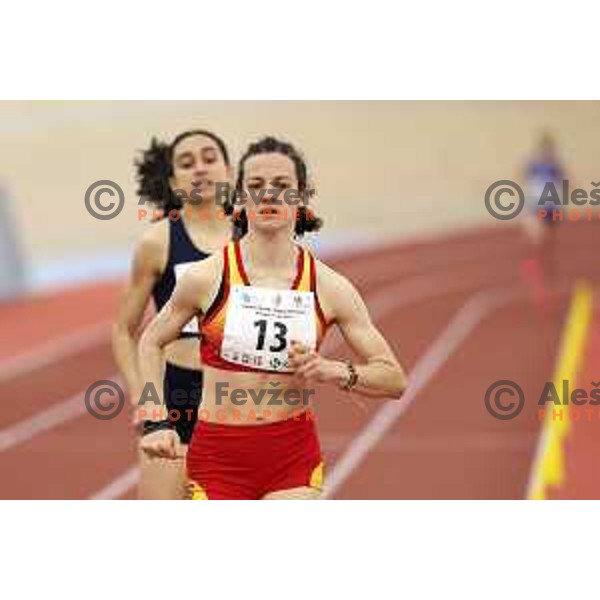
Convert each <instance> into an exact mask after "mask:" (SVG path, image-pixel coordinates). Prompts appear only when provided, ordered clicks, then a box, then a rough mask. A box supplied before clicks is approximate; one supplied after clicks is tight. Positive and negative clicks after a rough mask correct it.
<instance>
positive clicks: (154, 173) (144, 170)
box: [135, 129, 230, 216]
mask: <svg viewBox="0 0 600 600" xmlns="http://www.w3.org/2000/svg"><path fill="white" fill-rule="evenodd" d="M194 135H203V136H206V137H208V138H210V139H211V140H213V141H214V142H215V143H216V144H217V146H218V147H219V150H220V151H221V154H222V155H223V160H224V161H225V164H226V165H227V166H229V164H230V162H229V153H228V152H227V146H226V145H225V142H224V141H223V140H222V139H221V138H220V137H219V136H218V135H216V134H214V133H212V132H210V131H206V130H205V129H193V130H190V131H184V132H183V133H180V134H179V135H178V136H177V137H176V138H175V139H174V140H173V141H172V142H171V143H170V144H165V143H164V142H160V141H159V140H157V139H156V138H152V141H151V142H150V148H148V150H145V151H144V152H143V154H142V158H141V160H136V161H135V168H136V171H137V177H136V179H137V182H138V184H139V185H138V189H137V193H138V195H139V196H140V197H141V198H143V199H144V200H146V201H148V202H152V204H155V205H156V206H158V207H159V208H161V209H163V211H164V215H165V216H166V215H167V214H168V213H169V211H171V210H173V209H180V208H181V207H182V201H181V199H180V198H177V197H176V196H175V194H173V190H171V185H170V183H169V178H170V177H172V176H173V155H174V153H175V148H176V147H177V145H178V144H179V142H182V141H183V140H185V139H186V138H188V137H191V136H194Z"/></svg>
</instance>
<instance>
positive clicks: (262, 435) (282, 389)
mask: <svg viewBox="0 0 600 600" xmlns="http://www.w3.org/2000/svg"><path fill="white" fill-rule="evenodd" d="M286 190H290V191H292V190H294V191H297V192H298V193H300V194H306V193H307V173H306V165H305V163H304V161H303V160H302V158H301V157H300V155H299V154H298V153H297V151H296V150H295V149H294V148H293V147H292V146H291V145H289V144H286V143H283V142H280V141H278V140H276V139H274V138H266V139H264V140H261V141H260V142H258V143H257V144H253V145H251V146H250V148H249V149H248V150H247V152H246V153H245V155H244V156H243V157H242V159H241V161H240V165H239V173H238V180H237V184H236V193H237V194H238V197H239V195H240V194H246V197H251V195H252V196H253V197H254V198H258V203H257V206H256V207H255V215H254V216H253V214H252V208H253V207H254V204H253V203H250V204H249V206H250V208H248V209H246V208H244V209H243V216H244V218H241V219H240V218H238V217H239V214H236V215H235V217H236V218H234V222H236V223H237V231H236V234H237V237H238V240H237V241H235V242H232V243H230V244H229V245H228V246H227V247H226V248H225V249H224V250H223V252H221V253H219V254H218V255H213V256H212V257H210V258H208V259H206V260H205V261H203V262H202V263H198V264H197V265H194V266H193V267H192V268H191V269H190V270H189V272H188V273H186V275H185V276H184V277H183V278H182V280H181V282H180V283H178V285H177V288H176V290H175V293H174V294H173V296H172V298H171V299H170V300H169V302H168V303H167V305H166V306H165V308H164V309H163V310H162V311H161V313H160V314H159V315H158V316H157V317H156V319H155V320H154V321H153V322H152V323H151V324H150V326H149V327H148V329H147V330H146V331H145V333H144V335H143V338H142V340H141V343H140V364H141V367H142V373H143V375H144V377H145V380H147V381H151V382H155V385H156V386H157V383H158V381H159V378H160V374H159V373H160V364H161V355H162V348H163V347H164V346H165V345H166V344H168V343H169V342H170V341H171V340H172V339H173V337H174V336H176V335H177V331H178V327H180V326H181V324H182V323H185V322H186V321H187V320H189V318H190V317H192V316H193V315H199V319H200V330H201V353H202V361H203V364H204V390H203V404H202V407H201V410H200V411H199V413H198V423H197V425H196V429H195V431H194V435H193V438H192V442H191V445H190V448H189V451H188V455H187V467H188V476H189V479H190V484H191V495H192V497H193V498H198V499H200V498H203V499H204V498H208V499H213V498H214V499H217V498H218V499H226V498H237V499H242V498H244V499H279V498H317V497H318V496H319V491H320V487H321V480H322V474H323V465H322V460H321V452H320V448H319V442H318V437H317V433H316V429H315V425H314V414H313V413H312V411H311V408H310V407H311V399H312V395H313V394H314V390H313V389H312V386H313V385H314V384H315V383H317V382H324V383H330V384H332V385H337V386H339V387H342V388H345V389H348V390H353V391H355V392H359V393H362V394H364V395H367V396H374V397H399V396H400V395H401V394H402V392H403V391H404V389H405V387H406V378H405V375H404V372H403V369H402V367H401V366H400V364H399V363H398V361H397V359H396V357H395V356H394V353H393V352H392V350H391V348H390V346H389V345H388V343H387V342H386V341H385V339H384V338H383V336H382V335H381V333H380V332H379V331H378V330H377V328H376V327H375V326H374V325H373V323H372V322H371V320H370V318H369V314H368V311H367V309H366V307H365V304H364V302H363V301H362V299H361V297H360V295H359V294H358V292H357V291H356V289H355V288H354V286H352V284H351V283H350V282H349V281H348V280H347V279H346V278H344V277H343V276H341V275H340V274H338V273H336V272H335V271H333V270H332V269H330V268H329V267H327V266H326V265H324V264H323V263H321V262H320V261H317V260H315V258H314V257H313V256H312V254H311V253H310V252H309V251H308V250H307V249H306V248H304V247H302V246H300V245H298V244H297V243H296V242H295V240H294V233H295V234H296V235H299V236H301V235H302V234H303V233H304V232H305V231H310V230H315V229H317V228H318V227H319V226H320V223H321V222H320V220H318V219H316V218H315V217H313V216H311V213H310V211H309V210H308V209H307V207H306V206H303V205H302V203H295V205H293V206H292V205H290V204H292V200H291V199H292V198H293V197H294V194H291V195H287V196H283V194H282V193H281V192H284V191H286ZM286 197H287V198H288V199H290V202H289V203H286V201H285V200H283V201H282V198H286ZM246 206H248V204H247V205H246ZM333 324H335V325H336V326H337V327H339V329H340V330H341V332H342V334H343V336H344V337H345V339H346V341H347V342H348V344H349V346H350V347H351V348H352V349H353V350H354V351H355V352H356V354H357V355H358V356H359V357H360V360H361V362H360V364H357V365H354V364H352V363H350V362H347V361H346V362H342V361H337V360H329V359H325V358H323V357H322V356H320V355H319V353H318V351H319V346H320V343H321V341H322V339H323V337H324V335H325V333H326V331H327V329H328V328H329V327H330V326H332V325H333ZM157 389H158V386H157ZM163 417H164V418H163V419H162V420H157V421H156V422H155V423H154V426H153V427H149V428H148V429H147V435H145V436H144V437H143V438H142V440H141V447H142V449H143V450H144V451H146V452H147V453H148V454H149V455H152V456H162V457H165V458H172V457H175V456H176V455H177V453H178V444H179V439H178V437H177V436H176V435H174V432H173V430H172V423H171V422H170V421H169V419H168V418H167V411H166V410H164V412H163Z"/></svg>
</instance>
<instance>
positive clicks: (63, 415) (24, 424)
mask: <svg viewBox="0 0 600 600" xmlns="http://www.w3.org/2000/svg"><path fill="white" fill-rule="evenodd" d="M108 379H110V380H111V381H114V382H115V383H117V384H118V385H121V380H120V377H119V376H118V375H116V374H115V375H112V376H111V377H109V378H108ZM86 391H87V388H86V389H85V390H82V391H80V392H78V393H77V394H75V395H74V396H71V398H69V399H67V400H64V401H63V402H59V403H58V404H55V405H53V406H51V407H50V408H47V409H46V410H43V411H41V412H39V413H37V414H35V415H34V416H32V417H29V418H28V419H24V420H23V421H19V422H18V423H16V424H14V425H11V426H9V427H6V428H4V429H0V452H4V451H6V450H9V449H11V448H14V447H15V446H18V445H19V444H23V443H25V442H28V441H29V440H31V439H32V438H34V437H35V436H37V435H39V434H40V433H44V432H46V431H49V430H50V429H54V428H55V427H58V426H59V425H62V424H64V423H66V422H67V421H70V420H71V419H75V418H77V417H79V416H81V415H82V414H84V413H85V412H86V410H87V409H86V407H85V402H84V397H85V393H86ZM126 401H127V400H126Z"/></svg>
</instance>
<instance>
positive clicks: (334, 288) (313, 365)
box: [290, 265, 407, 397]
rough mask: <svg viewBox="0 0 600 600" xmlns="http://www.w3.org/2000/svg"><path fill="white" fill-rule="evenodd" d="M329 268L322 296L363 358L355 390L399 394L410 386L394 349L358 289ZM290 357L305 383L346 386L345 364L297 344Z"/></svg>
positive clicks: (385, 394) (374, 394)
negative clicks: (379, 328) (318, 382)
mask: <svg viewBox="0 0 600 600" xmlns="http://www.w3.org/2000/svg"><path fill="white" fill-rule="evenodd" d="M320 267H321V265H320ZM325 269H326V270H325V272H324V273H323V274H322V276H321V277H320V283H322V285H321V287H320V292H319V295H320V296H321V298H322V299H323V300H326V301H327V304H328V305H329V306H330V307H331V311H332V315H333V318H334V319H335V321H336V323H337V325H338V327H339V329H340V331H341V333H342V335H343V336H344V339H345V340H346V342H347V343H348V345H349V346H350V348H352V350H354V352H356V354H357V355H358V356H359V358H360V359H361V361H363V362H361V363H360V364H358V365H355V368H356V372H357V374H358V380H357V384H356V386H355V387H354V388H353V389H354V390H355V391H357V392H359V393H361V394H363V395H365V396H373V397H390V396H391V397H399V396H400V395H401V394H402V393H403V392H404V390H405V389H406V386H407V378H406V375H405V373H404V370H403V369H402V367H401V366H400V363H399V362H398V360H397V359H396V356H395V355H394V352H393V351H392V349H391V348H390V346H389V344H388V343H387V341H386V340H385V338H384V337H383V336H382V335H381V333H380V332H379V330H378V329H377V327H375V325H374V324H373V322H372V321H371V317H370V316H369V312H368V310H367V307H366V306H365V303H364V301H363V299H362V298H361V296H360V294H359V293H358V292H357V290H356V288H355V287H354V286H353V285H352V284H351V283H350V282H349V281H348V280H347V279H346V278H345V277H342V276H341V275H339V274H337V273H335V272H334V271H332V270H331V269H328V268H325ZM290 358H291V360H292V364H293V365H294V366H295V367H296V375H297V376H298V377H300V378H301V379H303V380H304V381H305V383H308V382H311V381H325V382H326V381H328V382H330V383H334V384H337V385H339V386H343V385H344V384H345V383H346V382H347V380H348V367H347V365H346V364H345V363H343V362H339V361H333V360H328V359H325V358H323V357H321V356H319V355H318V354H317V353H315V352H306V349H304V348H301V347H299V346H298V345H297V344H294V345H293V348H292V351H291V355H290Z"/></svg>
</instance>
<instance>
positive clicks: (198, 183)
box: [192, 179, 212, 188]
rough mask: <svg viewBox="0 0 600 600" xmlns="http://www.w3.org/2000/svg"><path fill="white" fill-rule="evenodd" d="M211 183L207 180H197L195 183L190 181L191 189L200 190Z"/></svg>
mask: <svg viewBox="0 0 600 600" xmlns="http://www.w3.org/2000/svg"><path fill="white" fill-rule="evenodd" d="M211 183H212V182H211V181H210V180H209V179H197V180H196V181H192V187H195V188H201V187H208V186H210V184H211Z"/></svg>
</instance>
